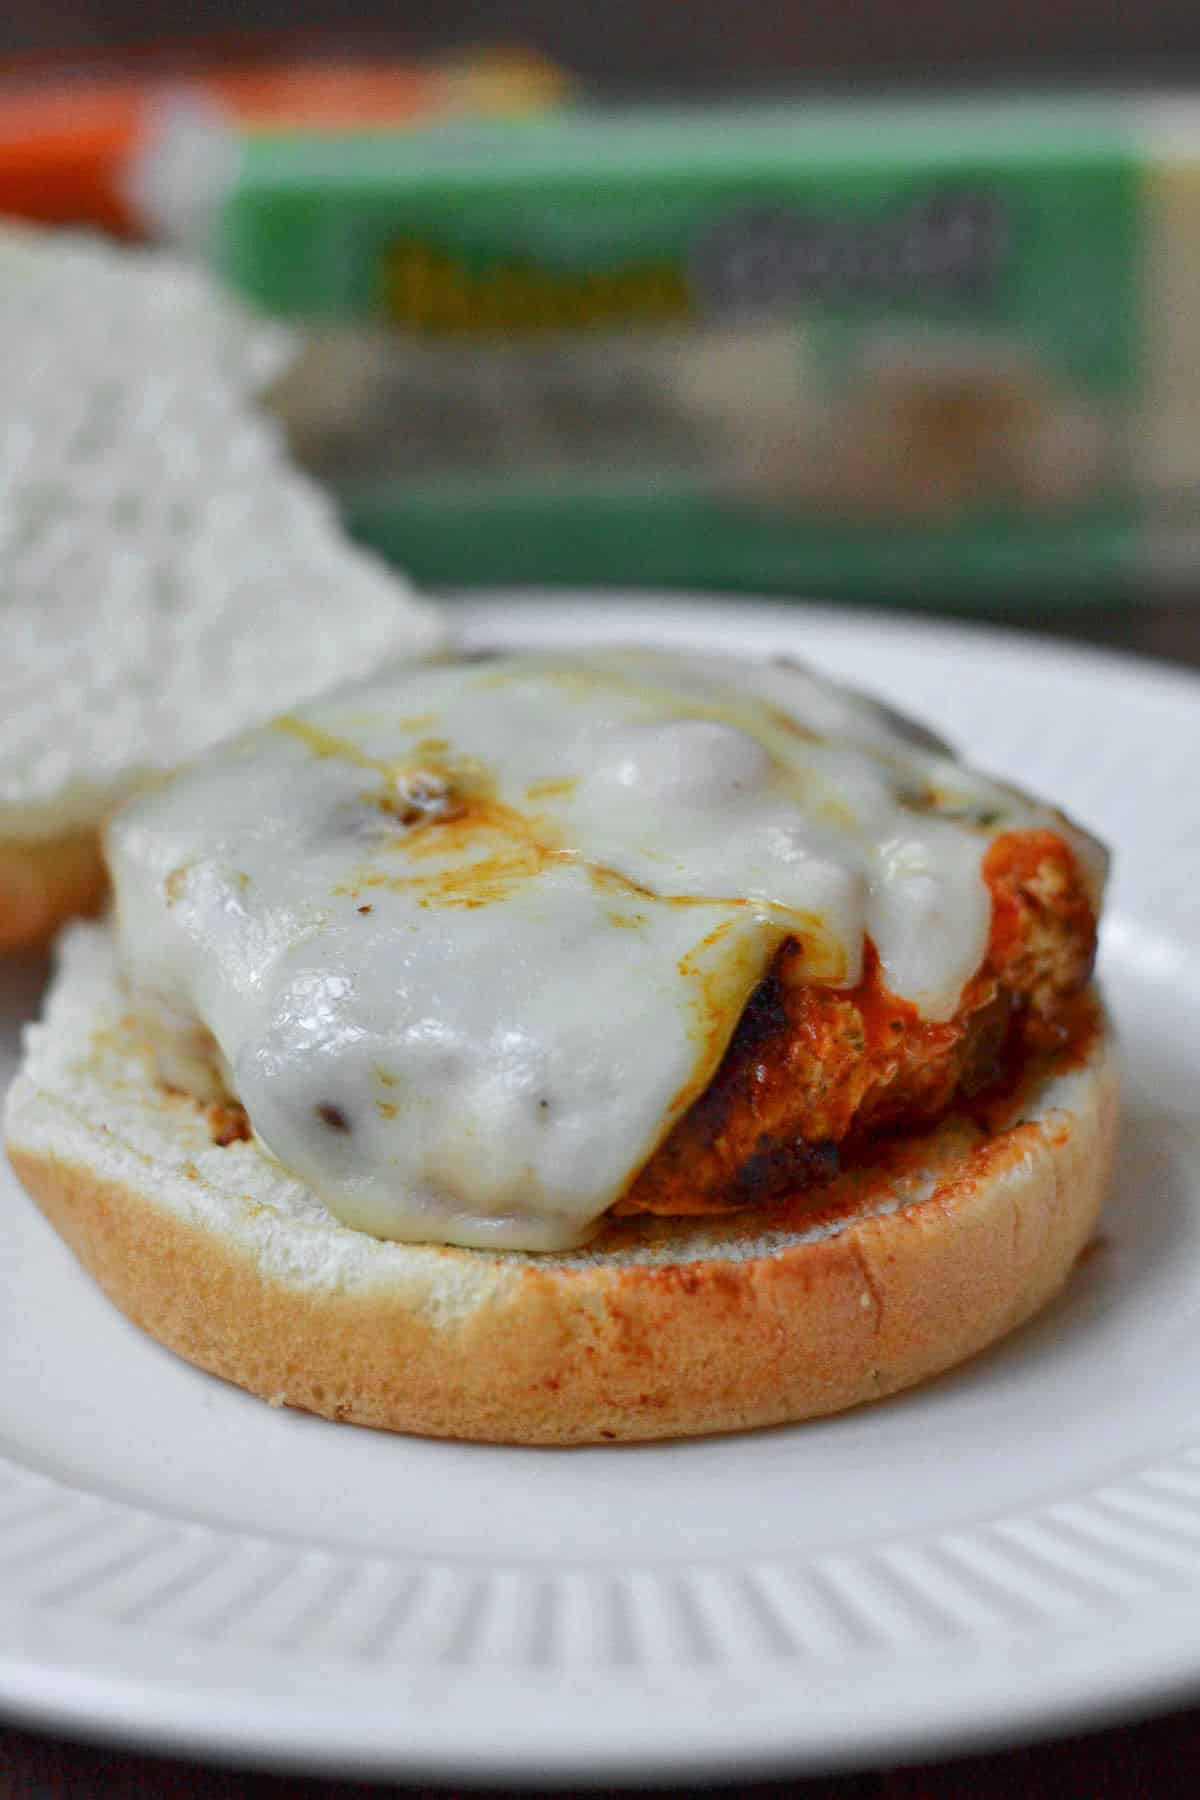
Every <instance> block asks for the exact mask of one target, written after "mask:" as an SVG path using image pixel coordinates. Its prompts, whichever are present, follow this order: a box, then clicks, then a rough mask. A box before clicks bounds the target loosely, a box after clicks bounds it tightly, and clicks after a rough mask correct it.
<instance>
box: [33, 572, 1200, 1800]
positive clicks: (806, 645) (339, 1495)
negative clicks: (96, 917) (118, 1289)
mask: <svg viewBox="0 0 1200 1800" xmlns="http://www.w3.org/2000/svg"><path fill="white" fill-rule="evenodd" d="M464 621H465V623H466V626H467V629H468V630H469V631H470V632H471V634H472V636H473V637H474V638H475V639H476V640H479V639H481V638H484V639H487V640H490V641H499V640H503V641H507V642H514V641H529V640H531V639H536V638H549V639H552V640H553V641H555V642H562V643H572V644H574V643H582V642H586V641H589V640H592V639H595V638H599V637H605V638H614V637H615V638H618V639H629V638H631V637H638V638H642V639H654V640H658V641H686V642H689V643H696V644H703V645H707V646H711V647H715V648H721V647H732V648H737V649H742V650H752V651H763V650H786V651H789V652H792V653H793V654H799V655H801V656H806V657H810V658H811V659H812V660H813V661H814V662H815V663H817V664H818V665H819V666H821V667H823V668H825V669H828V670H830V671H832V672H835V673H837V674H840V675H843V676H849V677H852V678H855V679H857V680H859V681H861V682H862V683H863V684H864V685H866V686H869V687H872V688H874V689H876V690H877V691H878V692H879V693H881V694H883V695H885V696H887V697H890V698H892V699H893V700H894V701H896V702H897V703H898V704H900V705H901V706H903V707H905V708H906V709H910V710H911V711H913V712H915V713H916V714H917V715H918V716H919V717H926V718H928V719H929V720H930V721H931V722H932V723H934V724H935V725H936V726H937V727H938V728H940V729H941V730H943V731H945V732H946V733H947V735H948V736H950V737H951V738H952V739H955V740H958V741H960V742H962V743H965V744H968V745H969V746H970V748H971V752H972V754H973V756H974V758H975V760H977V761H979V762H981V763H983V764H984V765H985V766H991V767H992V768H994V769H995V770H997V771H998V772H1000V773H1002V774H1007V775H1010V776H1013V777H1016V778H1017V779H1019V780H1021V781H1023V782H1027V783H1028V784H1029V785H1031V786H1033V787H1035V788H1042V789H1045V790H1046V792H1047V793H1048V794H1050V795H1051V796H1053V797H1054V798H1056V799H1058V800H1060V801H1061V802H1062V803H1063V804H1065V805H1066V806H1067V807H1068V808H1070V809H1071V810H1072V811H1074V812H1075V813H1076V814H1077V815H1078V816H1079V817H1080V818H1081V819H1082V820H1083V821H1085V822H1086V823H1087V824H1089V825H1090V826H1092V827H1093V828H1095V829H1096V830H1098V831H1099V832H1101V833H1102V834H1103V835H1105V836H1106V837H1107V838H1108V839H1109V840H1110V841H1111V843H1112V844H1113V845H1114V846H1115V849H1116V854H1117V863H1116V876H1115V882H1114V886H1113V890H1112V900H1111V909H1110V913H1109V917H1108V922H1107V925H1106V927H1105V934H1104V944H1103V971H1104V976H1105V980H1106V984H1107V987H1108V990H1109V993H1110V996H1111V999H1112V1001H1113V1004H1114V1006H1115V1010H1116V1015H1117V1020H1118V1023H1119V1027H1120V1030H1121V1033H1122V1036H1123V1040H1124V1055H1125V1062H1126V1070H1127V1119H1126V1124H1125V1129H1124V1133H1123V1140H1122V1146H1121V1154H1120V1166H1119V1172H1118V1177H1117V1181H1116V1186H1115V1192H1114V1194H1113V1197H1112V1200H1111V1204H1110V1206H1109V1209H1108V1214H1107V1218H1106V1221H1105V1225H1104V1232H1105V1238H1104V1242H1103V1244H1102V1245H1101V1247H1099V1248H1098V1249H1097V1252H1096V1254H1095V1255H1094V1256H1092V1257H1091V1258H1090V1259H1088V1260H1087V1261H1086V1263H1085V1264H1084V1266H1083V1267H1081V1269H1080V1270H1079V1272H1078V1274H1077V1276H1076V1278H1075V1280H1074V1281H1073V1283H1072V1285H1071V1287H1070V1289H1069V1292H1068V1294H1067V1296H1066V1297H1065V1299H1064V1300H1062V1301H1061V1302H1060V1303H1059V1304H1058V1305H1056V1306H1055V1307H1054V1308H1053V1309H1052V1311H1051V1312H1050V1313H1049V1314H1048V1315H1046V1316H1045V1317H1043V1318H1042V1319H1040V1320H1039V1321H1037V1322H1035V1323H1034V1324H1033V1325H1032V1326H1030V1327H1028V1328H1026V1329H1025V1330H1024V1331H1023V1332H1021V1333H1020V1334H1019V1335H1018V1336H1017V1337H1016V1338H1014V1339H1012V1340H1010V1341H1009V1342H1008V1343H1007V1344H1005V1345H1003V1346H1001V1347H1000V1348H999V1349H997V1350H995V1351H994V1352H992V1353H990V1354H988V1355H986V1356H984V1357H981V1358H980V1359H979V1360H977V1361H976V1362H975V1363H973V1364H971V1365H969V1366H968V1367H966V1368H964V1369H961V1370H959V1371H958V1372H956V1373H955V1374H954V1375H952V1376H950V1377H947V1378H945V1379H943V1380H941V1381H938V1382H936V1383H934V1384H932V1385H931V1386H929V1387H927V1388H925V1389H923V1390H919V1391H917V1392H916V1393H913V1394H909V1395H906V1396H903V1397H901V1398H899V1399H897V1400H893V1401H891V1402H888V1403H887V1404H885V1405H882V1406H879V1407H876V1408H874V1409H869V1410H866V1411H862V1412H857V1413H854V1414H852V1415H848V1416H846V1417H843V1418H840V1419H834V1420H831V1421H829V1422H826V1423H822V1424H815V1425H806V1426H801V1427H799V1428H795V1429H789V1430H776V1431H770V1432H763V1433H760V1434H758V1435H755V1436H750V1437H741V1438H735V1437H730V1438H725V1439H711V1440H707V1441H704V1442H696V1443H683V1444H676V1445H668V1446H662V1447H659V1446H648V1447H636V1448H607V1449H595V1450H590V1449H589V1450H580V1451H531V1450H515V1449H492V1448H486V1447H480V1446H472V1445H453V1444H439V1443H423V1442H419V1441H411V1442H410V1441H406V1440H403V1439H400V1438H391V1437H387V1436H384V1435H377V1434H374V1433H370V1432H366V1431H355V1430H352V1429H350V1428H347V1427H338V1426H333V1425H329V1424H326V1423H324V1422H322V1421H320V1420H317V1419H312V1418H307V1417H303V1416H300V1415H295V1414H288V1413H284V1412H278V1411H272V1410H270V1409H269V1408H267V1407H265V1406H263V1405H262V1404H261V1403H259V1402H258V1401H255V1400H251V1399H249V1398H248V1397H247V1396H245V1395H243V1394H241V1393H240V1392H237V1391H235V1390H233V1389H231V1388H227V1387H225V1386H223V1385H222V1384H220V1383H219V1382H217V1381H215V1380H212V1379H210V1378H209V1377H207V1376H204V1375H202V1374H199V1373H197V1372H196V1371H195V1370H193V1369H191V1368H188V1367H187V1366H185V1365H184V1364H182V1363H179V1362H177V1361H175V1360H174V1358H172V1357H171V1356H170V1355H168V1354H167V1353H166V1352H165V1351H163V1350H161V1349H159V1347H158V1346H157V1345H156V1344H154V1343H151V1342H149V1341H148V1340H146V1339H145V1338H143V1337H142V1336H141V1335H140V1334H139V1333H138V1332H137V1331H136V1330H135V1329H134V1328H133V1327H132V1326H130V1325H128V1324H127V1323H126V1322H125V1320H124V1319H123V1318H121V1317H119V1316H118V1315H117V1314H116V1313H115V1312H113V1311H112V1309H111V1308H110V1307H109V1306H108V1304H107V1303H106V1302H105V1301H104V1300H103V1298H102V1297H101V1295H100V1294H99V1293H98V1292H97V1290H96V1289H94V1288H93V1286H92V1285H91V1284H90V1282H88V1281H87V1280H85V1279H84V1277H83V1276H82V1275H81V1274H79V1273H78V1272H77V1270H76V1268H75V1266H74V1264H73V1262H72V1261H71V1259H70V1257H69V1256H68V1254H67V1253H66V1251H65V1250H64V1249H63V1248H62V1246H61V1245H60V1244H59V1243H58V1241H57V1239H56V1238H55V1237H54V1236H53V1234H52V1233H51V1232H50V1230H49V1228H48V1227H47V1226H45V1225H44V1224H43V1223H42V1221H41V1219H40V1218H39V1217H38V1216H37V1215H36V1214H35V1212H34V1210H33V1208H32V1207H31V1206H30V1205H29V1204H28V1203H27V1202H26V1201H25V1199H24V1197H23V1195H22V1194H21V1192H20V1191H19V1189H18V1188H17V1187H16V1185H15V1183H14V1182H13V1181H12V1180H11V1177H9V1178H8V1180H7V1185H6V1186H5V1187H4V1189H3V1198H4V1207H5V1210H4V1224H3V1238H2V1248H0V1368H2V1379H0V1705H2V1706H4V1707H5V1708H7V1709H8V1710H10V1711H11V1712H12V1713H14V1714H15V1715H17V1716H21V1717H24V1718H27V1719H30V1720H35V1721H39V1722H41V1723H44V1724H46V1725H49V1726H57V1727H60V1728H63V1729H69V1730H71V1731H78V1732H84V1733H101V1734H105V1735H116V1736H121V1737H124V1738H126V1739H129V1740H134V1741H138V1742H142V1743H154V1744H159V1745H167V1746H170V1747H172V1748H175V1749H179V1750H187V1751H190V1752H193V1753H195V1754H200V1755H206V1754H207V1755H214V1756H216V1755H219V1756H226V1757H233V1758H244V1759H255V1760H259V1759H262V1760H268V1761H271V1762H274V1763H277V1764H280V1763H287V1764H291V1765H298V1766H306V1767H321V1768H326V1769H333V1770H343V1771H350V1770H362V1771H386V1772H389V1773H393V1774H398V1775H403V1776H407V1777H408V1778H409V1779H415V1778H418V1777H425V1776H441V1777H458V1778H463V1777H467V1778H469V1777H475V1778H479V1779H492V1780H500V1779H509V1780H513V1779H517V1780H524V1781H532V1780H536V1779H537V1778H539V1777H540V1778H543V1779H555V1780H559V1781H563V1780H573V1779H576V1780H577V1779H587V1778H590V1779H593V1780H600V1779H607V1780H621V1779H625V1780H637V1779H640V1778H644V1777H648V1776H651V1775H653V1776H657V1777H668V1778H669V1777H676V1778H683V1777H686V1776H709V1777H712V1776H716V1775H722V1774H724V1775H740V1776H745V1775H747V1774H748V1773H749V1772H751V1771H755V1772H763V1773H765V1772H768V1771H771V1770H784V1769H787V1770H802V1769H809V1768H813V1767H817V1766H824V1767H829V1766H832V1765H843V1766H845V1765H849V1764H851V1763H855V1762H872V1761H877V1760H879V1759H881V1758H885V1757H886V1758H889V1759H890V1758H896V1757H899V1756H903V1755H916V1754H920V1755H928V1754H931V1753H934V1752H940V1751H947V1750H949V1749H951V1748H954V1747H962V1746H964V1745H965V1744H968V1743H971V1744H979V1743H982V1742H987V1741H997V1740H1003V1739H1008V1738H1014V1737H1018V1736H1028V1735H1031V1734H1032V1733H1034V1732H1041V1731H1048V1730H1052V1729H1055V1728H1057V1727H1066V1726H1067V1725H1068V1724H1076V1723H1079V1722H1081V1721H1084V1720H1099V1719H1101V1718H1103V1717H1108V1716H1113V1715H1114V1714H1116V1713H1132V1712H1134V1711H1136V1710H1145V1709H1149V1708H1150V1707H1152V1706H1156V1705H1160V1704H1165V1703H1166V1702H1168V1701H1170V1700H1172V1699H1174V1698H1178V1697H1182V1696H1184V1695H1185V1694H1187V1693H1191V1692H1195V1691H1200V1378H1198V1377H1197V1372H1196V1350H1197V1345H1198V1344H1200V1121H1198V1109H1200V1079H1198V1076H1197V1071H1198V1070H1200V926H1198V924H1197V917H1198V914H1197V903H1198V898H1197V897H1198V896H1200V803H1198V789H1200V682H1197V681H1196V680H1195V679H1193V678H1189V677H1186V676H1182V675H1174V674H1171V673H1169V672H1166V671H1162V670H1159V669H1157V668H1154V667H1152V666H1150V665H1146V664H1137V663H1133V662H1129V661H1122V660H1120V659H1117V658H1113V657H1106V656H1102V655H1096V654H1083V653H1079V652H1077V651H1074V650H1070V649H1063V648H1057V647H1055V646H1053V645H1051V644H1048V643H1033V642H1030V641H1028V640H1021V639H1018V638H1016V637H1006V636H1004V635H1000V634H991V633H985V632H981V631H973V630H969V629H952V628H947V627H943V626H938V625H929V624H915V623H908V622H903V621H899V620H893V619H885V618H880V617H871V618H864V617H861V616H860V617H845V616H839V615H835V614H832V613H829V612H821V611H814V610H808V609H799V608H793V607H786V606H782V605H780V606H752V605H748V604H742V603H736V602H735V603H725V604H721V605H715V606H709V605H705V604H703V603H699V604H696V605H683V604H681V605H678V606H670V605H664V604H663V603H661V602H649V601H646V602H643V603H639V602H637V600H636V598H631V600H630V601H629V602H628V603H627V604H626V605H620V604H616V603H613V602H611V601H608V600H606V601H604V602H598V601H596V600H595V599H594V598H593V599H589V598H587V597H586V596H561V595H560V596H557V597H556V598H555V599H554V600H553V601H551V602H545V601H543V602H541V603H540V604H531V603H529V602H528V601H527V600H525V601H522V600H521V599H519V598H513V597H507V598H494V599H491V600H489V601H488V602H487V603H486V604H475V605H473V606H472V607H470V608H469V609H467V611H466V612H465V613H464ZM6 980H7V988H8V997H7V1010H6V1013H5V1047H6V1054H7V1056H8V1057H9V1058H10V1060H11V1057H12V1056H13V1054H14V1053H15V1045H16V1035H17V1028H18V1024H19V1021H20V1020H21V1018H23V1017H25V1016H27V1015H28V1014H29V1012H30V1011H31V1010H32V1009H33V1007H34V1005H35V1003H36V997H37V978H36V971H28V970H25V971H22V970H13V971H11V972H9V974H8V976H7V978H6Z"/></svg>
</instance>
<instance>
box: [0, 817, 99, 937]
mask: <svg viewBox="0 0 1200 1800" xmlns="http://www.w3.org/2000/svg"><path fill="white" fill-rule="evenodd" d="M107 892H108V871H107V870H106V869H105V866H104V859H103V857H102V856H101V854H100V839H99V836H98V834H97V833H96V832H95V831H90V830H84V831H74V832H69V833H66V834H64V835H63V836H61V837H53V838H46V839H45V840H42V839H28V840H24V841H21V840H18V839H15V838H9V839H7V840H6V841H0V952H4V953H11V952H12V951H16V950H41V949H44V948H45V946H46V945H47V944H48V943H49V942H50V940H51V938H52V937H53V936H54V934H55V932H56V931H57V930H58V928H59V926H60V925H62V924H64V923H65V921H66V920H67V919H72V918H76V917H79V916H88V915H90V914H93V913H97V912H99V910H100V908H101V906H102V905H103V904H104V897H105V895H106V893H107Z"/></svg>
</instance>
